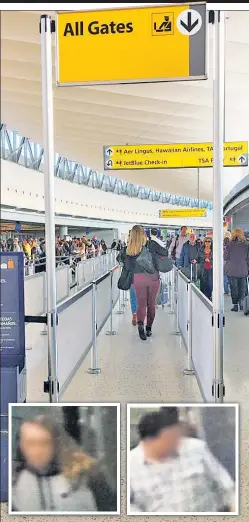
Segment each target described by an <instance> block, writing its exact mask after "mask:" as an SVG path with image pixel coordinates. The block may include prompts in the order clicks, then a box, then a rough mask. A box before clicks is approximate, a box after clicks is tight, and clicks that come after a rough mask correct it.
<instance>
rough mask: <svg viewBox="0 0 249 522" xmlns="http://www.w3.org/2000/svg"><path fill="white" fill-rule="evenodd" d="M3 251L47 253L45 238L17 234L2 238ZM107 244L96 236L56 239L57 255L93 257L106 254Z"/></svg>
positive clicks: (30, 254) (27, 254)
mask: <svg viewBox="0 0 249 522" xmlns="http://www.w3.org/2000/svg"><path fill="white" fill-rule="evenodd" d="M0 248H1V252H23V253H24V254H25V256H26V257H28V258H31V257H32V256H35V257H41V256H44V257H45V255H46V243H45V239H44V238H40V239H34V238H32V237H27V238H25V239H21V238H20V236H15V237H14V238H13V239H12V238H9V239H7V240H1V245H0ZM107 248H108V247H107V245H106V242H105V241H104V239H98V238H97V236H94V237H93V238H92V239H89V238H87V237H86V236H83V237H81V238H77V237H74V238H70V239H62V238H60V237H59V236H57V237H56V239H55V255H56V257H68V256H70V255H80V257H82V258H84V257H85V258H88V257H93V256H94V255H96V254H97V255H99V254H106V252H107Z"/></svg>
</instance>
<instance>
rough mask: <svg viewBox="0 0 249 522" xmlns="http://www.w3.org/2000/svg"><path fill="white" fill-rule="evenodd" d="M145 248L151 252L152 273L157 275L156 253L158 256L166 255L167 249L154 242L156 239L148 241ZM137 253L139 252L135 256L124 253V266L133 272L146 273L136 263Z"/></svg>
mask: <svg viewBox="0 0 249 522" xmlns="http://www.w3.org/2000/svg"><path fill="white" fill-rule="evenodd" d="M146 248H148V250H149V251H150V252H151V254H152V261H153V268H154V272H153V273H154V274H158V275H159V272H158V269H157V263H156V255H157V254H158V255H159V256H165V257H167V250H166V249H165V248H163V247H161V245H159V244H158V243H156V241H148V243H147V245H146ZM139 255H140V253H139V254H138V255H137V256H128V255H127V254H126V253H125V261H124V264H125V266H126V268H127V269H128V270H130V271H131V272H132V273H133V274H146V273H148V272H146V271H145V270H144V269H143V268H142V267H141V266H140V265H139V263H137V258H138V257H139ZM150 273H152V272H150Z"/></svg>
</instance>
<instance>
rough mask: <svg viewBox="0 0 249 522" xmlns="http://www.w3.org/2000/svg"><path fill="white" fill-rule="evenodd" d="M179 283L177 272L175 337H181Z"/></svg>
mask: <svg viewBox="0 0 249 522" xmlns="http://www.w3.org/2000/svg"><path fill="white" fill-rule="evenodd" d="M178 281H179V272H178V271H177V272H176V280H175V285H174V291H175V294H174V295H175V302H176V332H175V335H181V332H180V330H179V292H178Z"/></svg>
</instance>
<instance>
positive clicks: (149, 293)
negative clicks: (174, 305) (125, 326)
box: [117, 225, 249, 341]
mask: <svg viewBox="0 0 249 522" xmlns="http://www.w3.org/2000/svg"><path fill="white" fill-rule="evenodd" d="M117 261H118V262H119V263H120V265H121V266H122V267H123V270H122V273H121V276H120V280H119V288H121V289H123V290H130V303H131V312H132V324H133V325H134V326H138V333H139V337H140V339H141V340H143V341H145V340H146V339H147V337H150V336H151V335H152V325H153V322H154V318H155V313H156V303H157V296H158V292H159V288H160V273H165V272H167V271H170V270H172V268H173V264H175V266H176V267H177V268H178V269H179V270H181V271H182V272H183V273H184V274H185V275H186V276H187V277H188V278H189V279H190V280H191V281H195V283H196V285H197V286H199V288H200V290H201V292H202V293H203V294H204V295H205V296H206V297H207V299H209V300H210V301H211V300H212V293H213V240H212V236H211V235H210V236H206V237H204V239H202V238H201V237H196V234H195V233H193V232H191V233H190V234H187V227H185V226H182V227H181V230H180V232H179V234H178V235H177V236H175V237H174V238H168V239H166V241H163V238H162V237H160V236H159V237H158V231H157V229H152V230H151V234H150V237H148V236H147V235H146V232H145V230H144V228H143V227H142V226H140V225H135V226H134V227H133V228H132V230H131V231H130V233H129V237H128V243H127V246H124V247H123V248H121V251H120V252H119V254H118V256H117ZM166 261H167V262H166ZM248 276H249V238H248V237H246V235H245V233H244V232H243V230H241V229H239V228H236V229H234V230H233V231H232V233H227V234H226V235H225V237H224V293H226V294H229V293H231V298H232V304H233V306H232V311H233V312H238V311H239V310H241V311H244V313H245V315H248V313H249V311H248V309H247V307H246V309H244V302H245V298H246V296H247V295H248ZM145 321H146V324H145Z"/></svg>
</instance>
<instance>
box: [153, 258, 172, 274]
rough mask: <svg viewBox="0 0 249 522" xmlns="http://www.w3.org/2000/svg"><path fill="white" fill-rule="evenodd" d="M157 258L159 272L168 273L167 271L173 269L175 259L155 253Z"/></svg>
mask: <svg viewBox="0 0 249 522" xmlns="http://www.w3.org/2000/svg"><path fill="white" fill-rule="evenodd" d="M155 259H156V266H157V270H158V272H161V273H162V274H166V273H167V272H170V271H171V270H173V261H172V260H171V259H169V258H168V257H167V256H160V255H159V254H155Z"/></svg>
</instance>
